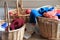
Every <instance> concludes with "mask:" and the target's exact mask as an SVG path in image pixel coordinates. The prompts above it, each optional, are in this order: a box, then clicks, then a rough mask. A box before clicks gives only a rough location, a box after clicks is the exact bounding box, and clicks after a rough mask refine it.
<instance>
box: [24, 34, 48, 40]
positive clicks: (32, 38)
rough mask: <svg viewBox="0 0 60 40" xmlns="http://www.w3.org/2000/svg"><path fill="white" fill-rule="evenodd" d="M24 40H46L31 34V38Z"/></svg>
mask: <svg viewBox="0 0 60 40" xmlns="http://www.w3.org/2000/svg"><path fill="white" fill-rule="evenodd" d="M24 40H47V39H45V38H43V37H41V36H39V35H37V34H33V35H32V36H31V38H29V39H24Z"/></svg>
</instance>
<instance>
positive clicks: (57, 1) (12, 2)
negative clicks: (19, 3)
mask: <svg viewBox="0 0 60 40" xmlns="http://www.w3.org/2000/svg"><path fill="white" fill-rule="evenodd" d="M6 1H7V2H8V6H9V9H11V8H16V0H6ZM3 2H4V0H0V17H2V18H3V17H4V12H3V11H4V10H3V8H2V7H3ZM43 5H52V6H55V5H60V0H23V7H24V8H37V7H41V6H43Z"/></svg>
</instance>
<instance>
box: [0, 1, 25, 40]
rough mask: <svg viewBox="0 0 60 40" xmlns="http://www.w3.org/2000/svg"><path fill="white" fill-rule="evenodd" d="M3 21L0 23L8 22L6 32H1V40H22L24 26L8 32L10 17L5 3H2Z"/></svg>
mask: <svg viewBox="0 0 60 40" xmlns="http://www.w3.org/2000/svg"><path fill="white" fill-rule="evenodd" d="M4 11H5V16H6V17H5V20H2V21H0V23H3V22H4V21H5V22H8V31H1V32H0V33H1V34H0V35H1V36H0V37H1V40H23V36H24V31H25V26H26V24H24V25H23V26H22V27H21V28H19V29H16V30H10V26H9V25H10V23H11V22H10V16H9V14H8V7H7V3H6V1H5V2H4Z"/></svg>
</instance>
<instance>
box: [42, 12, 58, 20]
mask: <svg viewBox="0 0 60 40" xmlns="http://www.w3.org/2000/svg"><path fill="white" fill-rule="evenodd" d="M43 15H44V17H47V18H52V19H56V20H58V16H56V12H53V11H51V12H45V13H44V14H43Z"/></svg>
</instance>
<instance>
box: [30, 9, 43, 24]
mask: <svg viewBox="0 0 60 40" xmlns="http://www.w3.org/2000/svg"><path fill="white" fill-rule="evenodd" d="M38 16H42V15H41V14H39V12H38V11H37V10H35V9H32V10H31V13H30V23H36V17H38Z"/></svg>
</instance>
